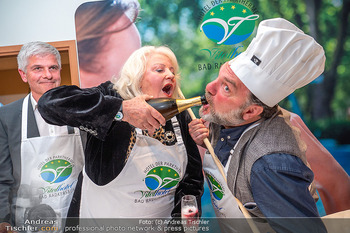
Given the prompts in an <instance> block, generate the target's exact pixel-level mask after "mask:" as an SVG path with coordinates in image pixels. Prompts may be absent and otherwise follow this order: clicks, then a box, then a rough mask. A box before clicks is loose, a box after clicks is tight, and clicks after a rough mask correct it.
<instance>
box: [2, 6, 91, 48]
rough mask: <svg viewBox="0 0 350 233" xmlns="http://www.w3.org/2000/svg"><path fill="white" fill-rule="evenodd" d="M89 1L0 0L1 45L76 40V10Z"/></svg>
mask: <svg viewBox="0 0 350 233" xmlns="http://www.w3.org/2000/svg"><path fill="white" fill-rule="evenodd" d="M89 1H96V0H0V46H9V45H19V44H24V43H26V42H30V41H37V40H39V41H47V42H52V41H62V40H75V38H76V37H75V26H74V14H75V10H76V9H77V8H78V7H79V6H80V5H81V4H82V3H84V2H89Z"/></svg>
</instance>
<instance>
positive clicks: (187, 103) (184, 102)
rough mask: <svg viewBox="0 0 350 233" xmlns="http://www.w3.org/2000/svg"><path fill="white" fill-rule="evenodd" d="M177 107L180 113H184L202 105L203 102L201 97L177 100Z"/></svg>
mask: <svg viewBox="0 0 350 233" xmlns="http://www.w3.org/2000/svg"><path fill="white" fill-rule="evenodd" d="M176 105H177V109H178V110H179V112H182V111H184V110H186V109H187V108H190V107H193V106H200V105H202V100H201V97H200V96H197V97H193V98H190V99H177V100H176Z"/></svg>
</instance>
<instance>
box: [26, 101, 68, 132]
mask: <svg viewBox="0 0 350 233" xmlns="http://www.w3.org/2000/svg"><path fill="white" fill-rule="evenodd" d="M30 100H31V102H32V106H33V111H34V115H35V120H36V124H37V126H38V130H39V133H40V136H41V137H43V136H58V135H67V134H68V129H67V126H56V125H51V124H48V123H46V122H45V120H44V119H43V118H42V116H41V115H40V113H39V110H38V103H37V102H36V101H35V99H34V98H33V95H30Z"/></svg>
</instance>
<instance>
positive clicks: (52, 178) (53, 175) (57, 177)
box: [40, 159, 73, 184]
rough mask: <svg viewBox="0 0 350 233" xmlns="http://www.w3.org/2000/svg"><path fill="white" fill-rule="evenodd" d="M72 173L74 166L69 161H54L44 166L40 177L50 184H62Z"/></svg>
mask: <svg viewBox="0 0 350 233" xmlns="http://www.w3.org/2000/svg"><path fill="white" fill-rule="evenodd" d="M72 171H73V165H72V164H71V163H70V162H68V161H67V160H64V159H54V160H51V161H49V162H47V163H46V164H44V165H43V166H42V168H41V170H40V176H41V178H43V180H45V181H47V182H49V183H50V184H53V183H60V182H62V181H64V180H66V179H68V178H69V176H70V175H71V174H72Z"/></svg>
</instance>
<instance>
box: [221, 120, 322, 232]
mask: <svg viewBox="0 0 350 233" xmlns="http://www.w3.org/2000/svg"><path fill="white" fill-rule="evenodd" d="M249 126H250V125H245V126H240V127H235V128H230V129H223V128H222V129H221V131H220V138H219V140H218V142H217V144H216V147H215V149H214V150H215V153H216V154H217V156H218V158H219V159H220V161H221V162H222V163H223V164H224V163H225V165H226V163H227V160H228V159H229V157H230V150H232V149H233V148H234V146H235V144H236V143H237V141H238V139H239V137H240V136H241V135H242V133H243V132H244V130H245V129H247V128H248V127H249ZM312 180H313V173H312V171H311V170H310V169H309V168H308V167H307V166H306V165H305V164H304V163H303V162H302V160H301V159H300V158H298V157H296V156H293V155H290V154H283V153H274V154H269V155H265V156H263V157H261V158H260V159H258V160H257V161H255V163H254V164H253V166H252V170H251V176H250V184H251V189H252V194H253V197H254V203H247V204H248V205H245V207H246V208H248V209H249V208H251V209H253V208H256V207H258V208H259V209H260V211H261V212H262V213H263V214H264V215H265V216H266V217H319V214H318V211H317V208H316V205H315V202H314V200H313V198H312V196H311V194H310V192H309V191H308V187H309V185H310V183H311V182H312ZM271 203H273V204H271ZM268 221H269V222H270V223H271V224H272V226H273V228H274V229H275V230H276V231H277V232H284V231H286V230H291V229H293V226H285V225H283V224H281V223H280V222H278V221H274V220H273V219H272V220H271V219H268ZM310 227H311V228H312V227H314V229H320V231H319V232H324V225H323V224H322V223H320V221H318V220H317V219H316V220H315V222H314V224H310ZM307 230H310V229H307ZM307 230H306V231H303V232H308V231H307ZM309 232H312V231H309Z"/></svg>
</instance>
